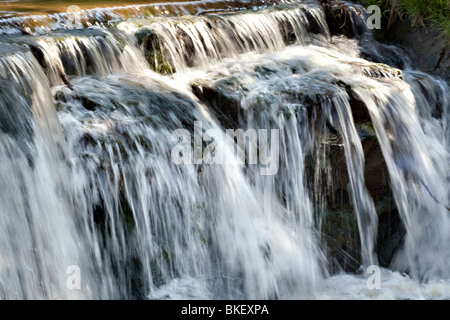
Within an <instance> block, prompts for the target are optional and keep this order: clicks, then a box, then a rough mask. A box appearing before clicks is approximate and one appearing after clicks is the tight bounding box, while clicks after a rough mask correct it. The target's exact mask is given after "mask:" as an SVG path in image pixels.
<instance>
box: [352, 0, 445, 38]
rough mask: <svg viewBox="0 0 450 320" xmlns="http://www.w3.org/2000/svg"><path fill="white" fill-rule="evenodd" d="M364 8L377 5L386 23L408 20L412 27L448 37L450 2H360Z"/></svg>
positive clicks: (395, 0) (419, 0)
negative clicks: (420, 27) (438, 32)
mask: <svg viewBox="0 0 450 320" xmlns="http://www.w3.org/2000/svg"><path fill="white" fill-rule="evenodd" d="M359 2H361V3H362V4H363V5H364V6H366V7H367V6H370V5H378V6H380V8H381V9H382V11H383V13H384V15H383V20H384V21H385V22H386V23H387V27H386V30H389V27H390V26H391V25H392V24H393V23H394V22H395V21H397V20H403V19H404V18H409V19H410V20H411V23H412V25H413V26H423V27H425V28H426V29H428V30H435V31H440V32H442V33H443V34H445V35H446V36H447V37H450V0H360V1H359Z"/></svg>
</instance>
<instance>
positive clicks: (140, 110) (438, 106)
mask: <svg viewBox="0 0 450 320" xmlns="http://www.w3.org/2000/svg"><path fill="white" fill-rule="evenodd" d="M31 2H32V4H33V6H31V7H29V8H28V9H26V10H25V9H24V10H22V9H20V8H24V7H25V4H28V1H18V2H17V3H16V2H4V3H2V8H4V6H7V5H8V4H11V9H7V10H9V11H10V12H11V16H9V15H8V14H5V16H4V17H1V18H0V32H1V35H0V44H1V45H0V185H1V186H2V189H1V192H0V297H2V298H4V299H42V298H43V299H92V298H93V299H132V298H139V299H448V298H450V283H449V282H448V280H449V277H450V272H449V271H448V270H449V269H448V265H449V262H450V245H449V243H450V242H449V240H450V239H449V237H450V219H449V216H448V214H449V212H448V205H449V190H450V188H449V181H450V180H449V171H448V164H449V138H450V135H449V112H448V109H449V103H450V97H449V92H450V91H449V88H448V84H447V83H446V82H445V81H443V80H442V79H439V78H436V77H434V76H432V75H428V74H425V73H423V72H420V71H418V70H415V69H414V66H412V65H411V64H410V62H409V60H408V59H407V58H406V56H405V55H404V54H403V52H402V51H401V49H400V48H396V47H393V46H386V45H382V44H379V43H377V42H376V41H375V40H373V38H372V36H371V32H370V30H368V29H366V28H365V23H364V21H365V19H366V18H367V16H365V15H364V11H363V10H362V8H360V7H357V6H354V5H350V4H349V5H348V7H347V9H346V10H348V11H347V14H348V15H349V17H352V19H351V21H349V22H348V23H351V25H352V28H353V30H360V31H358V32H359V34H358V36H357V37H356V38H354V37H345V36H339V35H332V32H331V31H330V28H329V26H328V23H327V21H326V19H325V13H324V11H323V9H322V8H321V7H320V6H318V5H317V3H316V2H313V1H300V2H289V3H281V2H279V1H276V2H275V1H271V2H267V1H262V0H261V1H254V0H252V1H217V2H213V1H205V2H180V3H170V4H155V3H153V4H146V5H139V4H138V5H129V4H128V3H125V2H119V1H117V3H116V2H113V1H109V2H108V3H106V4H105V5H103V2H99V4H97V3H95V4H91V3H90V4H89V6H84V4H83V3H81V2H78V3H75V4H76V5H79V7H80V10H81V11H78V10H76V11H74V12H75V13H72V12H69V13H67V12H65V10H64V6H65V4H62V3H61V2H58V3H59V5H60V6H61V7H60V8H59V7H58V8H57V7H53V6H50V5H48V4H46V5H45V6H41V5H40V4H39V3H40V2H39V1H31ZM100 3H101V5H100ZM71 4H72V3H71ZM59 5H58V6H59ZM94 6H95V7H96V8H97V7H102V8H97V9H93V8H92V7H94ZM50 7H52V8H54V9H52V11H51V12H50V11H48V10H47V9H48V8H50ZM106 7H107V8H106ZM43 8H44V9H45V10H44V9H43ZM2 10H4V9H2ZM19 11H20V12H22V13H20V14H19V13H18V12H19ZM66 11H67V10H66ZM32 14H36V15H32ZM16 23H17V24H19V26H20V27H21V28H23V29H24V30H25V31H26V33H29V34H23V32H21V31H20V30H19V29H18V27H17V25H16ZM361 30H362V31H361ZM355 100H357V101H359V103H360V104H362V105H363V106H364V108H363V109H364V110H365V112H366V119H365V120H364V121H361V119H360V118H359V117H358V114H357V113H355ZM362 122H364V125H367V126H369V127H370V128H369V129H370V130H369V129H368V130H369V131H370V132H372V138H373V139H375V141H377V142H378V146H379V150H380V151H379V152H380V155H381V156H382V158H383V159H384V164H385V167H386V172H387V179H388V180H389V183H388V187H387V189H388V191H389V193H390V199H391V201H392V203H393V207H395V209H394V208H393V209H392V214H394V212H395V214H396V215H397V216H398V219H399V221H400V224H401V226H402V230H404V231H403V234H402V236H401V239H398V240H396V241H394V240H392V242H394V243H396V245H397V246H398V248H397V250H396V251H395V254H394V255H393V257H391V259H390V261H388V262H386V261H384V262H383V263H380V262H379V260H380V259H379V256H380V255H381V252H380V248H379V246H378V245H377V237H378V234H379V232H378V230H379V228H381V227H382V225H381V224H380V223H379V219H381V216H379V214H380V213H379V202H378V200H379V199H378V197H377V196H376V195H375V194H373V192H371V190H369V189H370V188H369V187H368V182H367V181H366V179H367V177H366V175H365V170H366V162H369V161H370V157H371V154H367V153H366V152H365V142H364V141H365V140H364V139H363V136H364V133H363V132H362V131H363V130H362V128H363V124H362ZM198 124H201V128H200V129H199V126H198ZM230 128H231V129H238V128H241V129H243V130H247V129H252V130H255V131H256V132H259V134H260V136H259V137H261V132H266V131H267V130H268V131H271V130H275V132H276V133H277V135H276V136H271V137H270V139H269V140H270V142H271V143H269V146H268V149H267V150H265V151H267V152H269V154H270V153H271V152H272V154H276V155H278V157H277V159H278V162H277V163H276V166H275V167H273V168H275V170H274V171H271V172H269V174H262V172H267V171H264V169H267V163H265V164H263V163H262V161H261V162H258V163H256V164H253V163H249V159H247V158H246V160H245V161H244V163H242V162H240V161H239V160H240V159H239V156H238V155H239V154H236V153H235V152H234V151H235V147H234V145H233V144H232V145H230V144H227V143H224V141H225V140H226V139H225V135H226V129H230ZM366 128H368V127H366ZM180 129H181V130H185V131H183V132H188V133H191V135H189V136H188V141H187V147H188V148H190V147H192V151H193V152H192V153H193V154H191V156H193V157H194V159H193V160H195V155H196V152H198V148H197V146H198V144H197V143H198V142H199V141H197V139H198V137H200V142H199V144H200V156H201V155H202V146H203V147H205V141H203V142H202V141H201V139H202V135H203V139H204V140H205V139H207V137H206V136H205V134H206V133H211V132H212V133H213V138H214V141H215V143H216V144H215V149H216V150H220V151H221V152H222V153H223V154H225V155H226V156H227V159H228V161H226V163H222V164H219V163H212V164H211V162H209V163H208V162H206V163H205V161H206V160H205V159H206V158H204V159H203V161H199V162H195V161H187V162H186V163H184V164H183V163H182V164H176V163H174V161H173V159H174V158H173V157H174V151H173V150H174V148H175V147H176V145H177V143H179V141H178V140H177V139H174V132H176V131H177V130H180ZM264 130H266V131H264ZM330 137H334V138H336V139H337V140H333V139H332V138H330ZM191 138H192V141H191V140H190V139H191ZM336 141H337V142H336ZM275 142H279V143H275ZM258 146H259V147H258V156H259V157H261V155H262V154H264V152H263V151H262V150H263V147H262V144H261V143H260V142H259V144H258ZM196 148H197V149H196ZM330 148H331V149H330ZM333 148H334V149H333ZM255 150H256V149H255ZM330 150H340V151H339V154H340V155H341V156H340V158H339V159H338V162H339V163H340V164H341V166H340V167H342V168H344V174H345V177H343V176H342V175H341V176H338V177H335V176H334V175H333V172H334V169H335V166H336V168H337V167H338V166H337V164H336V163H335V162H333V160H332V153H330ZM241 151H242V150H241ZM244 151H245V150H244ZM188 160H190V159H188ZM200 160H201V159H200ZM272 160H274V158H272ZM273 168H272V169H273ZM380 175H381V168H380ZM380 179H381V178H380ZM340 180H342V181H347V182H346V183H345V190H346V191H345V192H346V197H347V200H346V201H344V202H343V203H344V204H342V203H340V202H339V201H331V200H330V199H329V191H330V190H331V189H333V187H334V186H335V185H338V184H339V182H340ZM339 204H342V208H344V207H345V209H346V210H349V211H350V212H347V213H343V211H342V210H341V209H342V208H336V205H339ZM349 208H350V209H349ZM333 212H334V213H333ZM336 212H338V214H341V215H344V214H347V216H351V217H353V218H352V219H354V221H355V225H354V226H353V232H357V236H355V239H356V242H357V243H358V245H357V247H358V252H357V253H355V252H353V251H350V250H347V251H346V249H345V248H341V251H342V252H341V253H343V254H345V255H348V256H353V257H352V259H353V260H355V261H357V264H358V266H357V268H354V270H349V268H345V267H342V268H340V267H336V264H335V263H334V261H335V257H334V256H333V254H332V252H330V251H328V250H327V246H330V243H329V240H325V239H326V238H327V237H328V238H329V237H331V238H336V239H337V238H339V237H341V236H344V237H345V235H346V234H347V232H351V231H349V230H350V229H348V230H334V231H333V230H332V228H330V227H329V226H330V225H329V223H330V222H329V221H330V219H331V218H330V216H331V215H333V214H334V215H336ZM383 214H384V213H383ZM338 219H339V218H338ZM342 219H343V218H342ZM327 226H328V227H327ZM349 228H350V226H349ZM331 241H332V242H333V240H331ZM379 265H380V266H381V269H380V270H381V273H380V281H381V283H380V288H379V289H371V287H370V286H368V284H367V283H368V282H367V281H368V276H369V274H367V272H366V270H367V268H368V267H369V266H379ZM73 266H75V267H76V268H78V269H77V270H80V272H81V280H80V281H79V285H80V289H76V290H72V289H73V288H72V289H71V287H70V285H68V279H69V280H70V279H71V278H70V273H68V268H70V267H73ZM70 270H72V269H70Z"/></svg>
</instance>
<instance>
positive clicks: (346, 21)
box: [320, 0, 366, 39]
mask: <svg viewBox="0 0 450 320" xmlns="http://www.w3.org/2000/svg"><path fill="white" fill-rule="evenodd" d="M320 5H321V6H322V8H323V10H324V12H325V18H326V21H327V24H328V28H329V29H330V33H331V35H344V36H346V37H348V38H358V39H359V38H361V37H362V36H363V35H364V34H365V32H366V26H365V23H364V21H363V20H362V19H361V17H360V15H362V11H360V10H359V9H358V8H356V9H355V7H350V5H349V4H348V3H345V2H339V1H330V0H327V1H321V2H320Z"/></svg>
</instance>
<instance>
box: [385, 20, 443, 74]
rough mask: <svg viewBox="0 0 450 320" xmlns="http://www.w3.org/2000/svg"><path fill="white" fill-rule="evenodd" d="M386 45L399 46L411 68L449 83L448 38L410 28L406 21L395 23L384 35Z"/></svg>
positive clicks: (422, 28) (440, 34) (408, 22)
mask: <svg viewBox="0 0 450 320" xmlns="http://www.w3.org/2000/svg"><path fill="white" fill-rule="evenodd" d="M385 41H386V42H387V43H391V44H395V45H399V46H400V47H402V48H403V49H404V50H405V51H406V52H407V53H408V55H409V57H410V59H411V61H412V63H413V66H414V67H416V68H418V69H420V70H422V71H424V72H428V73H431V74H435V75H437V76H440V77H442V78H443V79H445V80H446V81H447V83H450V37H449V36H446V35H444V34H442V33H440V32H438V31H432V30H427V29H425V28H424V27H421V26H417V27H412V26H411V21H410V20H408V19H406V20H403V21H397V22H396V23H395V24H393V25H392V26H391V28H390V29H389V32H386V33H385Z"/></svg>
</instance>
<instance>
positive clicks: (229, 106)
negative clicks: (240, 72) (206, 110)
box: [191, 78, 243, 128]
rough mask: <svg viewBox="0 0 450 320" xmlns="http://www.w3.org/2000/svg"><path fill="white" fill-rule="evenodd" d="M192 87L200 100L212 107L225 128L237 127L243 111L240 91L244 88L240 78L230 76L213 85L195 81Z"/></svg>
mask: <svg viewBox="0 0 450 320" xmlns="http://www.w3.org/2000/svg"><path fill="white" fill-rule="evenodd" d="M191 88H192V91H193V92H194V94H195V95H196V96H197V97H198V98H199V99H200V101H202V102H203V103H205V104H206V105H207V106H208V107H210V108H211V110H212V111H213V112H214V114H215V115H216V117H217V119H218V120H219V121H220V122H221V124H222V126H223V127H224V128H234V127H237V125H238V123H239V114H240V113H241V112H242V110H241V104H240V98H241V93H240V92H241V91H242V90H243V86H242V84H241V83H240V82H239V80H237V79H234V78H230V79H225V80H221V81H218V82H216V83H215V84H213V85H211V84H206V83H194V84H192V85H191Z"/></svg>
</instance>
